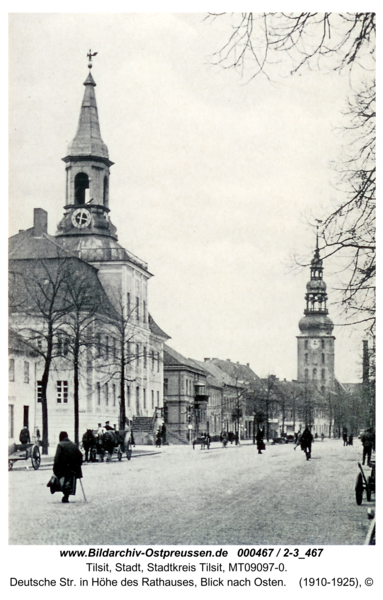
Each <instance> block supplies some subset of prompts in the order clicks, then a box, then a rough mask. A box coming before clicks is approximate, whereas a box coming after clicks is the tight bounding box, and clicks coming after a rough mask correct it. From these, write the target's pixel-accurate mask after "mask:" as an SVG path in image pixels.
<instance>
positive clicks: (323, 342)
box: [322, 340, 325, 350]
mask: <svg viewBox="0 0 383 600" xmlns="http://www.w3.org/2000/svg"><path fill="white" fill-rule="evenodd" d="M324 344H325V341H324V340H322V350H323V349H324Z"/></svg>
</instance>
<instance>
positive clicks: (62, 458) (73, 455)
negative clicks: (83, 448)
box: [53, 431, 82, 502]
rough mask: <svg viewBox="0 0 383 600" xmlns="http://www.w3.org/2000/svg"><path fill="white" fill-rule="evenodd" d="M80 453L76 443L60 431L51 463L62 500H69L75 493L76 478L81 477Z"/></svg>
mask: <svg viewBox="0 0 383 600" xmlns="http://www.w3.org/2000/svg"><path fill="white" fill-rule="evenodd" d="M81 465H82V454H81V452H80V450H79V449H78V447H77V446H76V444H74V443H73V442H71V441H70V439H69V438H68V434H67V432H66V431H61V433H60V435H59V444H58V446H57V450H56V455H55V459H54V463H53V473H54V474H55V475H56V477H57V479H58V480H59V482H60V490H61V491H62V493H63V498H62V502H69V496H74V495H75V493H76V480H77V479H81V478H82V470H81Z"/></svg>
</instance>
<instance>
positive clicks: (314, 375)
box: [305, 369, 326, 379]
mask: <svg viewBox="0 0 383 600" xmlns="http://www.w3.org/2000/svg"><path fill="white" fill-rule="evenodd" d="M317 376H318V370H317V369H313V379H316V378H317ZM308 378H309V370H308V369H305V379H308ZM321 378H322V379H326V369H322V371H321Z"/></svg>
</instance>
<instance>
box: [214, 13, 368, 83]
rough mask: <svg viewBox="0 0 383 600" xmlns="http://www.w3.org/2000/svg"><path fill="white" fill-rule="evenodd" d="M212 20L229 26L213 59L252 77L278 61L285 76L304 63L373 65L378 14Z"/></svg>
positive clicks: (230, 16) (239, 15)
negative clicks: (224, 38)
mask: <svg viewBox="0 0 383 600" xmlns="http://www.w3.org/2000/svg"><path fill="white" fill-rule="evenodd" d="M207 19H208V20H210V21H213V22H214V21H215V20H216V19H219V20H220V21H221V25H222V22H226V23H227V27H228V34H227V38H226V41H225V42H224V43H223V45H222V47H221V48H220V50H218V51H217V52H216V53H215V54H214V56H213V63H215V64H217V65H220V66H221V67H223V68H225V69H230V68H231V69H239V70H240V71H241V73H242V74H244V73H245V72H246V73H249V78H250V79H252V78H254V77H256V76H257V75H259V74H262V75H265V76H266V77H267V78H269V77H270V73H271V72H274V67H275V64H278V70H279V72H280V73H284V74H289V73H290V74H293V73H297V72H298V71H300V70H301V69H302V68H303V67H305V66H306V67H309V68H311V69H313V68H319V67H320V66H324V67H326V68H328V69H329V70H335V71H341V70H343V69H345V68H352V67H353V66H354V65H355V64H358V65H361V66H362V67H364V68H373V64H374V60H375V13H277V12H276V13H230V14H228V13H209V14H208V16H207ZM284 68H285V71H283V69H284Z"/></svg>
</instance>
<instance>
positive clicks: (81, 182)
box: [74, 173, 89, 204]
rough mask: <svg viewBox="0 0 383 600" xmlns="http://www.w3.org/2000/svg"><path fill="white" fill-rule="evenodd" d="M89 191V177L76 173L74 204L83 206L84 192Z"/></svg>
mask: <svg viewBox="0 0 383 600" xmlns="http://www.w3.org/2000/svg"><path fill="white" fill-rule="evenodd" d="M88 189H89V177H88V175H87V174H86V173H77V175H76V177H75V178H74V199H75V204H85V190H88Z"/></svg>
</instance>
